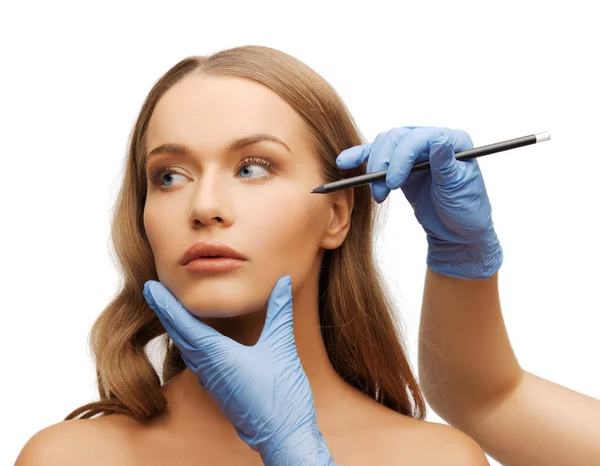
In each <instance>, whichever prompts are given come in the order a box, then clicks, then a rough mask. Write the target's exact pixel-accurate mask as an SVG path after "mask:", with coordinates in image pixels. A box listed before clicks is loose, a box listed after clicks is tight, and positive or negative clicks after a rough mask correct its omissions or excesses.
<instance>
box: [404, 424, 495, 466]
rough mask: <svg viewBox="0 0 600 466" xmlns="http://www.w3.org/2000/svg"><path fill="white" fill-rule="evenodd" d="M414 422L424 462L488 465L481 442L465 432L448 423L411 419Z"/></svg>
mask: <svg viewBox="0 0 600 466" xmlns="http://www.w3.org/2000/svg"><path fill="white" fill-rule="evenodd" d="M410 421H412V422H411V424H412V423H414V426H415V427H414V430H413V432H414V433H413V436H414V437H413V440H414V442H415V443H414V445H415V446H417V448H418V449H419V450H420V452H421V454H422V458H423V459H424V462H423V464H444V465H447V466H453V465H456V466H458V465H461V466H488V465H489V462H488V460H487V457H486V456H485V453H484V451H483V450H482V448H481V447H480V446H479V444H478V443H477V442H476V441H475V440H473V438H471V437H469V436H468V435H467V434H465V433H464V432H462V431H460V430H458V429H456V428H454V427H451V426H449V425H446V424H439V423H435V422H426V421H419V420H416V419H410Z"/></svg>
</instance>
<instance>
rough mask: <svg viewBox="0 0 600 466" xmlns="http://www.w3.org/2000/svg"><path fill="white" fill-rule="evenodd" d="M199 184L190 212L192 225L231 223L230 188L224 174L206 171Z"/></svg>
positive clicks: (193, 196)
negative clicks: (228, 193)
mask: <svg viewBox="0 0 600 466" xmlns="http://www.w3.org/2000/svg"><path fill="white" fill-rule="evenodd" d="M197 186H198V187H197V189H196V190H195V191H194V194H193V195H192V199H191V208H190V213H189V219H190V223H191V225H192V227H198V226H200V225H205V226H208V225H214V224H223V225H226V224H229V223H231V215H230V208H229V203H228V202H229V198H228V196H227V191H228V190H227V186H226V181H225V178H224V177H223V174H222V173H212V174H211V173H209V172H208V171H205V172H204V173H203V174H202V177H201V178H200V179H199V180H198V181H197Z"/></svg>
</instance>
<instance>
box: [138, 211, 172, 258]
mask: <svg viewBox="0 0 600 466" xmlns="http://www.w3.org/2000/svg"><path fill="white" fill-rule="evenodd" d="M174 217H175V212H174V209H162V208H160V206H156V205H153V204H152V203H147V204H146V207H145V208H144V215H143V219H144V229H145V231H146V236H147V237H148V241H149V242H150V247H151V248H152V252H153V253H154V260H155V262H156V265H157V267H160V263H161V261H162V260H168V259H169V255H172V254H174V253H175V252H174V251H172V250H169V245H171V249H172V245H173V238H177V236H178V235H179V236H180V235H181V229H180V228H179V230H180V231H179V232H178V231H177V229H178V228H177V226H178V225H179V224H178V223H177V221H176V220H175V218H174ZM180 254H181V252H180ZM176 257H179V256H176Z"/></svg>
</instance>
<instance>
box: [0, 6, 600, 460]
mask: <svg viewBox="0 0 600 466" xmlns="http://www.w3.org/2000/svg"><path fill="white" fill-rule="evenodd" d="M216 3H217V2H214V3H208V2H198V1H196V2H186V3H183V2H169V3H166V2H165V3H163V4H150V3H149V2H122V3H121V2H120V3H119V4H118V5H117V3H114V4H113V5H110V4H109V3H106V2H103V3H100V2H98V3H97V4H96V5H93V4H91V3H89V2H72V3H65V2H41V1H39V2H29V3H20V4H18V5H19V6H15V4H11V3H9V2H6V3H3V6H2V11H0V17H1V18H2V23H3V25H2V27H1V28H0V39H1V42H0V43H1V44H2V57H3V58H2V73H1V74H0V79H1V86H0V92H1V93H2V99H1V103H0V123H1V124H0V132H1V135H2V138H1V140H2V149H3V150H2V154H1V159H2V164H3V167H4V169H3V176H2V178H3V182H2V184H0V194H1V197H0V202H1V205H2V211H1V214H2V217H1V220H0V222H1V224H2V228H1V229H0V235H1V236H2V241H1V242H0V244H1V247H2V253H1V259H0V260H1V261H2V268H1V271H0V273H1V274H2V276H1V278H2V279H1V281H0V286H1V287H2V290H1V292H2V299H1V301H0V306H1V310H2V317H3V332H2V333H3V335H2V338H1V339H0V345H1V346H0V358H1V360H0V374H1V377H2V381H1V385H0V390H1V391H2V401H3V408H2V416H1V419H2V421H1V422H2V426H1V429H2V432H3V434H2V439H1V440H0V445H1V448H0V449H1V453H0V464H3V465H4V464H7V465H8V464H12V463H13V462H14V460H15V459H16V457H17V455H18V452H19V451H20V450H21V448H22V447H23V445H24V444H25V442H26V441H27V440H28V439H29V438H30V437H31V436H32V435H33V434H34V433H36V432H37V431H39V430H40V429H42V428H44V427H46V426H48V425H50V424H54V423H56V422H59V421H61V420H62V419H63V418H64V416H65V415H66V414H68V413H69V412H70V411H71V410H73V409H74V408H76V407H78V406H80V405H82V404H84V403H86V402H89V401H92V400H94V399H95V397H96V386H95V373H94V367H93V365H92V361H91V358H90V355H89V351H88V348H87V338H88V332H89V330H90V328H91V326H92V324H93V322H94V320H95V319H96V317H97V316H98V315H99V314H100V312H101V311H102V310H103V308H104V307H105V305H106V304H107V303H108V300H109V299H110V297H111V296H112V295H113V293H114V292H115V291H116V286H117V280H118V277H117V275H116V271H115V268H114V265H113V263H112V261H111V258H110V257H109V250H108V244H109V243H108V241H109V213H110V209H111V208H112V206H113V202H114V200H115V197H116V193H117V189H118V186H119V184H120V179H121V175H122V171H121V170H122V163H123V160H124V157H125V153H126V149H127V138H128V135H129V132H130V130H131V128H132V125H133V123H134V120H135V117H136V115H137V112H138V111H139V109H140V105H141V103H142V101H143V99H144V97H145V95H146V93H147V92H148V91H149V90H150V88H151V86H152V85H153V83H154V82H155V81H156V80H157V79H158V78H159V77H160V76H161V75H162V74H163V73H164V72H165V71H166V70H167V69H168V68H169V67H171V66H172V65H173V64H175V63H176V62H177V61H179V60H180V59H182V58H184V57H186V56H189V55H201V54H211V53H214V52H216V51H218V50H221V49H224V48H229V47H234V46H238V45H247V44H260V45H268V46H271V47H275V48H278V49H280V50H283V51H285V52H287V53H289V54H291V55H293V56H295V57H297V58H299V59H301V60H303V61H305V62H306V63H307V64H308V65H309V66H311V67H312V68H313V69H315V70H316V71H317V72H318V73H320V74H321V75H322V76H323V77H324V78H325V79H327V80H328V81H329V82H330V83H331V84H332V85H333V86H334V88H335V89H336V90H337V91H338V92H339V93H340V95H341V96H342V98H343V99H344V101H345V102H346V104H347V105H348V107H349V109H350V111H351V112H352V114H353V115H354V117H355V119H356V121H357V123H358V125H359V127H360V129H361V130H362V131H363V133H364V135H365V136H366V138H367V139H368V140H369V141H372V140H373V138H374V137H375V136H376V135H377V134H378V133H379V132H381V131H386V130H388V129H391V128H393V127H397V126H405V125H406V126H408V125H424V126H447V127H451V128H460V129H464V130H466V131H467V132H469V134H470V135H471V138H472V140H473V143H474V145H475V146H479V145H485V144H490V143H493V142H497V141H502V140H505V139H512V138H516V137H520V136H524V135H528V134H532V133H537V132H542V131H548V132H550V134H551V136H552V139H551V141H549V142H544V143H542V144H538V145H534V146H528V147H524V148H520V149H516V150H513V151H509V152H504V153H501V154H496V155H491V156H488V157H484V158H480V159H479V163H480V166H481V169H482V172H483V174H484V179H485V182H486V186H487V190H488V193H489V196H490V199H491V202H492V206H493V218H494V221H495V225H496V230H497V232H498V235H499V237H500V240H501V244H502V246H503V249H504V254H505V262H504V265H503V266H502V268H501V270H500V288H501V289H500V292H501V300H502V306H503V310H504V315H505V319H506V323H507V327H508V331H509V335H510V338H511V342H512V344H513V347H514V349H515V351H516V354H517V356H518V358H519V361H520V363H521V364H522V366H523V367H524V368H525V369H527V370H529V371H531V372H533V373H535V374H537V375H539V376H542V377H545V378H548V379H550V380H553V381H555V382H558V383H560V384H563V385H566V386H567V387H570V388H572V389H575V390H578V391H580V392H583V393H586V394H588V395H591V396H594V397H599V396H600V379H599V377H598V370H597V368H598V354H599V350H600V344H599V343H598V338H597V334H598V324H599V322H600V321H599V317H598V316H599V311H600V305H599V304H598V280H599V278H600V272H599V266H600V248H599V247H598V239H597V234H598V229H597V225H598V206H597V205H598V200H599V198H600V196H599V195H598V187H597V186H596V185H597V183H598V180H599V170H600V162H599V157H600V150H599V143H598V123H599V117H598V108H599V107H600V96H599V94H600V91H599V90H598V83H599V82H600V72H599V67H598V44H600V33H599V32H598V31H599V29H598V26H597V22H596V19H595V18H597V16H596V15H595V14H594V13H593V11H592V9H591V8H592V7H591V6H589V5H593V2H583V1H569V2H552V3H551V2H526V1H525V2H524V1H521V2H518V3H517V2H507V1H504V2H499V3H497V4H492V3H491V2H475V1H473V2H467V1H454V2H423V1H415V2H389V3H387V2H380V1H369V2H366V3H363V4H357V5H351V4H349V3H347V2H345V3H334V2H324V1H319V2H306V1H304V2H298V3H296V4H293V3H290V2H263V1H252V2H239V3H238V4H235V5H232V4H231V3H228V2H224V3H223V4H222V5H220V6H217V5H216ZM554 4H556V5H562V6H554ZM387 202H389V203H390V207H389V214H388V220H387V223H386V225H385V228H384V229H383V230H382V231H381V236H380V238H379V243H378V247H377V250H378V253H379V254H380V256H381V261H382V265H383V266H384V269H385V271H386V274H387V277H388V279H389V284H390V286H392V287H393V288H394V290H395V294H396V296H397V298H398V299H399V300H401V306H402V316H401V317H402V319H403V321H404V323H405V325H406V328H407V337H408V344H409V346H410V350H411V353H410V354H411V358H412V361H413V364H414V367H415V369H416V354H417V353H416V348H417V329H418V318H419V307H420V304H421V297H422V290H423V277H424V273H425V254H426V242H425V237H424V233H423V231H422V229H421V227H420V225H419V224H418V223H417V221H416V219H415V218H414V216H413V214H412V210H411V209H410V207H409V205H408V203H407V202H406V201H405V199H404V197H403V194H402V192H401V191H400V190H398V191H394V192H392V193H391V195H390V197H389V198H388V201H387ZM428 419H429V420H430V421H434V422H443V421H441V419H440V418H438V417H437V416H436V415H435V414H434V413H433V412H432V411H430V414H429V417H428ZM401 454H402V446H401V445H399V446H398V455H399V458H401ZM491 464H498V463H495V462H494V461H491Z"/></svg>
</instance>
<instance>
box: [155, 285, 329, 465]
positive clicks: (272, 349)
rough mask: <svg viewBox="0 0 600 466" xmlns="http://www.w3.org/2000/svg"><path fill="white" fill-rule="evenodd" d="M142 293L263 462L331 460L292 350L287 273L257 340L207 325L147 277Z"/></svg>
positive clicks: (273, 295) (322, 462) (274, 293)
mask: <svg viewBox="0 0 600 466" xmlns="http://www.w3.org/2000/svg"><path fill="white" fill-rule="evenodd" d="M144 297H145V299H146V301H147V302H148V305H149V306H150V307H151V308H152V309H153V310H154V312H155V313H156V314H157V316H158V318H159V319H160V321H161V322H162V324H163V326H164V327H165V329H166V331H167V333H168V334H169V336H170V337H171V339H172V340H173V342H174V343H175V345H177V347H178V348H179V349H180V351H181V355H182V358H183V360H184V362H185V364H186V365H187V366H188V367H189V368H190V369H191V370H192V371H193V372H194V374H195V375H196V377H197V378H198V380H199V382H200V384H201V385H202V386H203V387H204V388H205V389H206V390H207V391H208V393H209V394H210V396H211V397H212V398H213V400H215V402H216V403H217V404H218V406H219V407H220V410H221V412H222V413H223V415H224V416H225V417H226V418H227V419H228V420H229V421H230V422H231V424H232V425H233V426H234V427H235V429H236V431H237V433H238V435H239V436H240V438H241V439H242V440H243V441H244V442H246V443H247V444H248V445H249V446H250V448H252V449H253V450H254V451H257V452H259V453H260V455H261V457H262V459H263V462H264V464H266V465H272V466H275V465H277V466H281V465H286V466H288V465H289V466H294V465H300V464H302V465H305V464H311V465H313V464H314V465H335V463H334V462H333V459H332V458H331V454H330V453H329V449H328V448H327V445H326V444H325V439H324V438H323V435H322V434H321V431H320V430H319V428H318V426H317V419H316V412H315V406H314V400H313V395H312V390H311V388H310V385H309V382H308V378H307V377H306V374H305V372H304V369H303V368H302V365H301V363H300V358H299V357H298V352H297V350H296V344H295V341H294V332H293V318H292V285H291V277H290V276H289V275H286V276H285V277H281V278H280V279H279V280H278V281H277V284H276V285H275V287H274V288H273V291H272V293H271V296H270V298H269V302H268V306H267V316H266V321H265V325H264V328H263V331H262V334H261V336H260V338H259V340H258V342H257V343H256V344H255V345H254V346H244V345H241V344H239V343H237V342H236V341H234V340H232V339H230V338H228V337H226V336H224V335H222V334H220V333H219V332H217V331H216V330H214V329H213V328H212V327H209V326H208V325H206V324H204V323H203V322H202V321H200V320H199V319H198V318H197V317H195V316H194V315H193V314H191V313H190V312H189V311H188V310H187V309H185V308H184V307H183V305H182V304H181V303H180V302H179V300H177V299H176V298H175V297H174V296H173V295H172V294H171V293H170V292H169V291H168V290H167V288H165V286H164V285H162V284H161V283H160V282H157V281H154V280H150V281H147V282H146V283H145V285H144Z"/></svg>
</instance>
